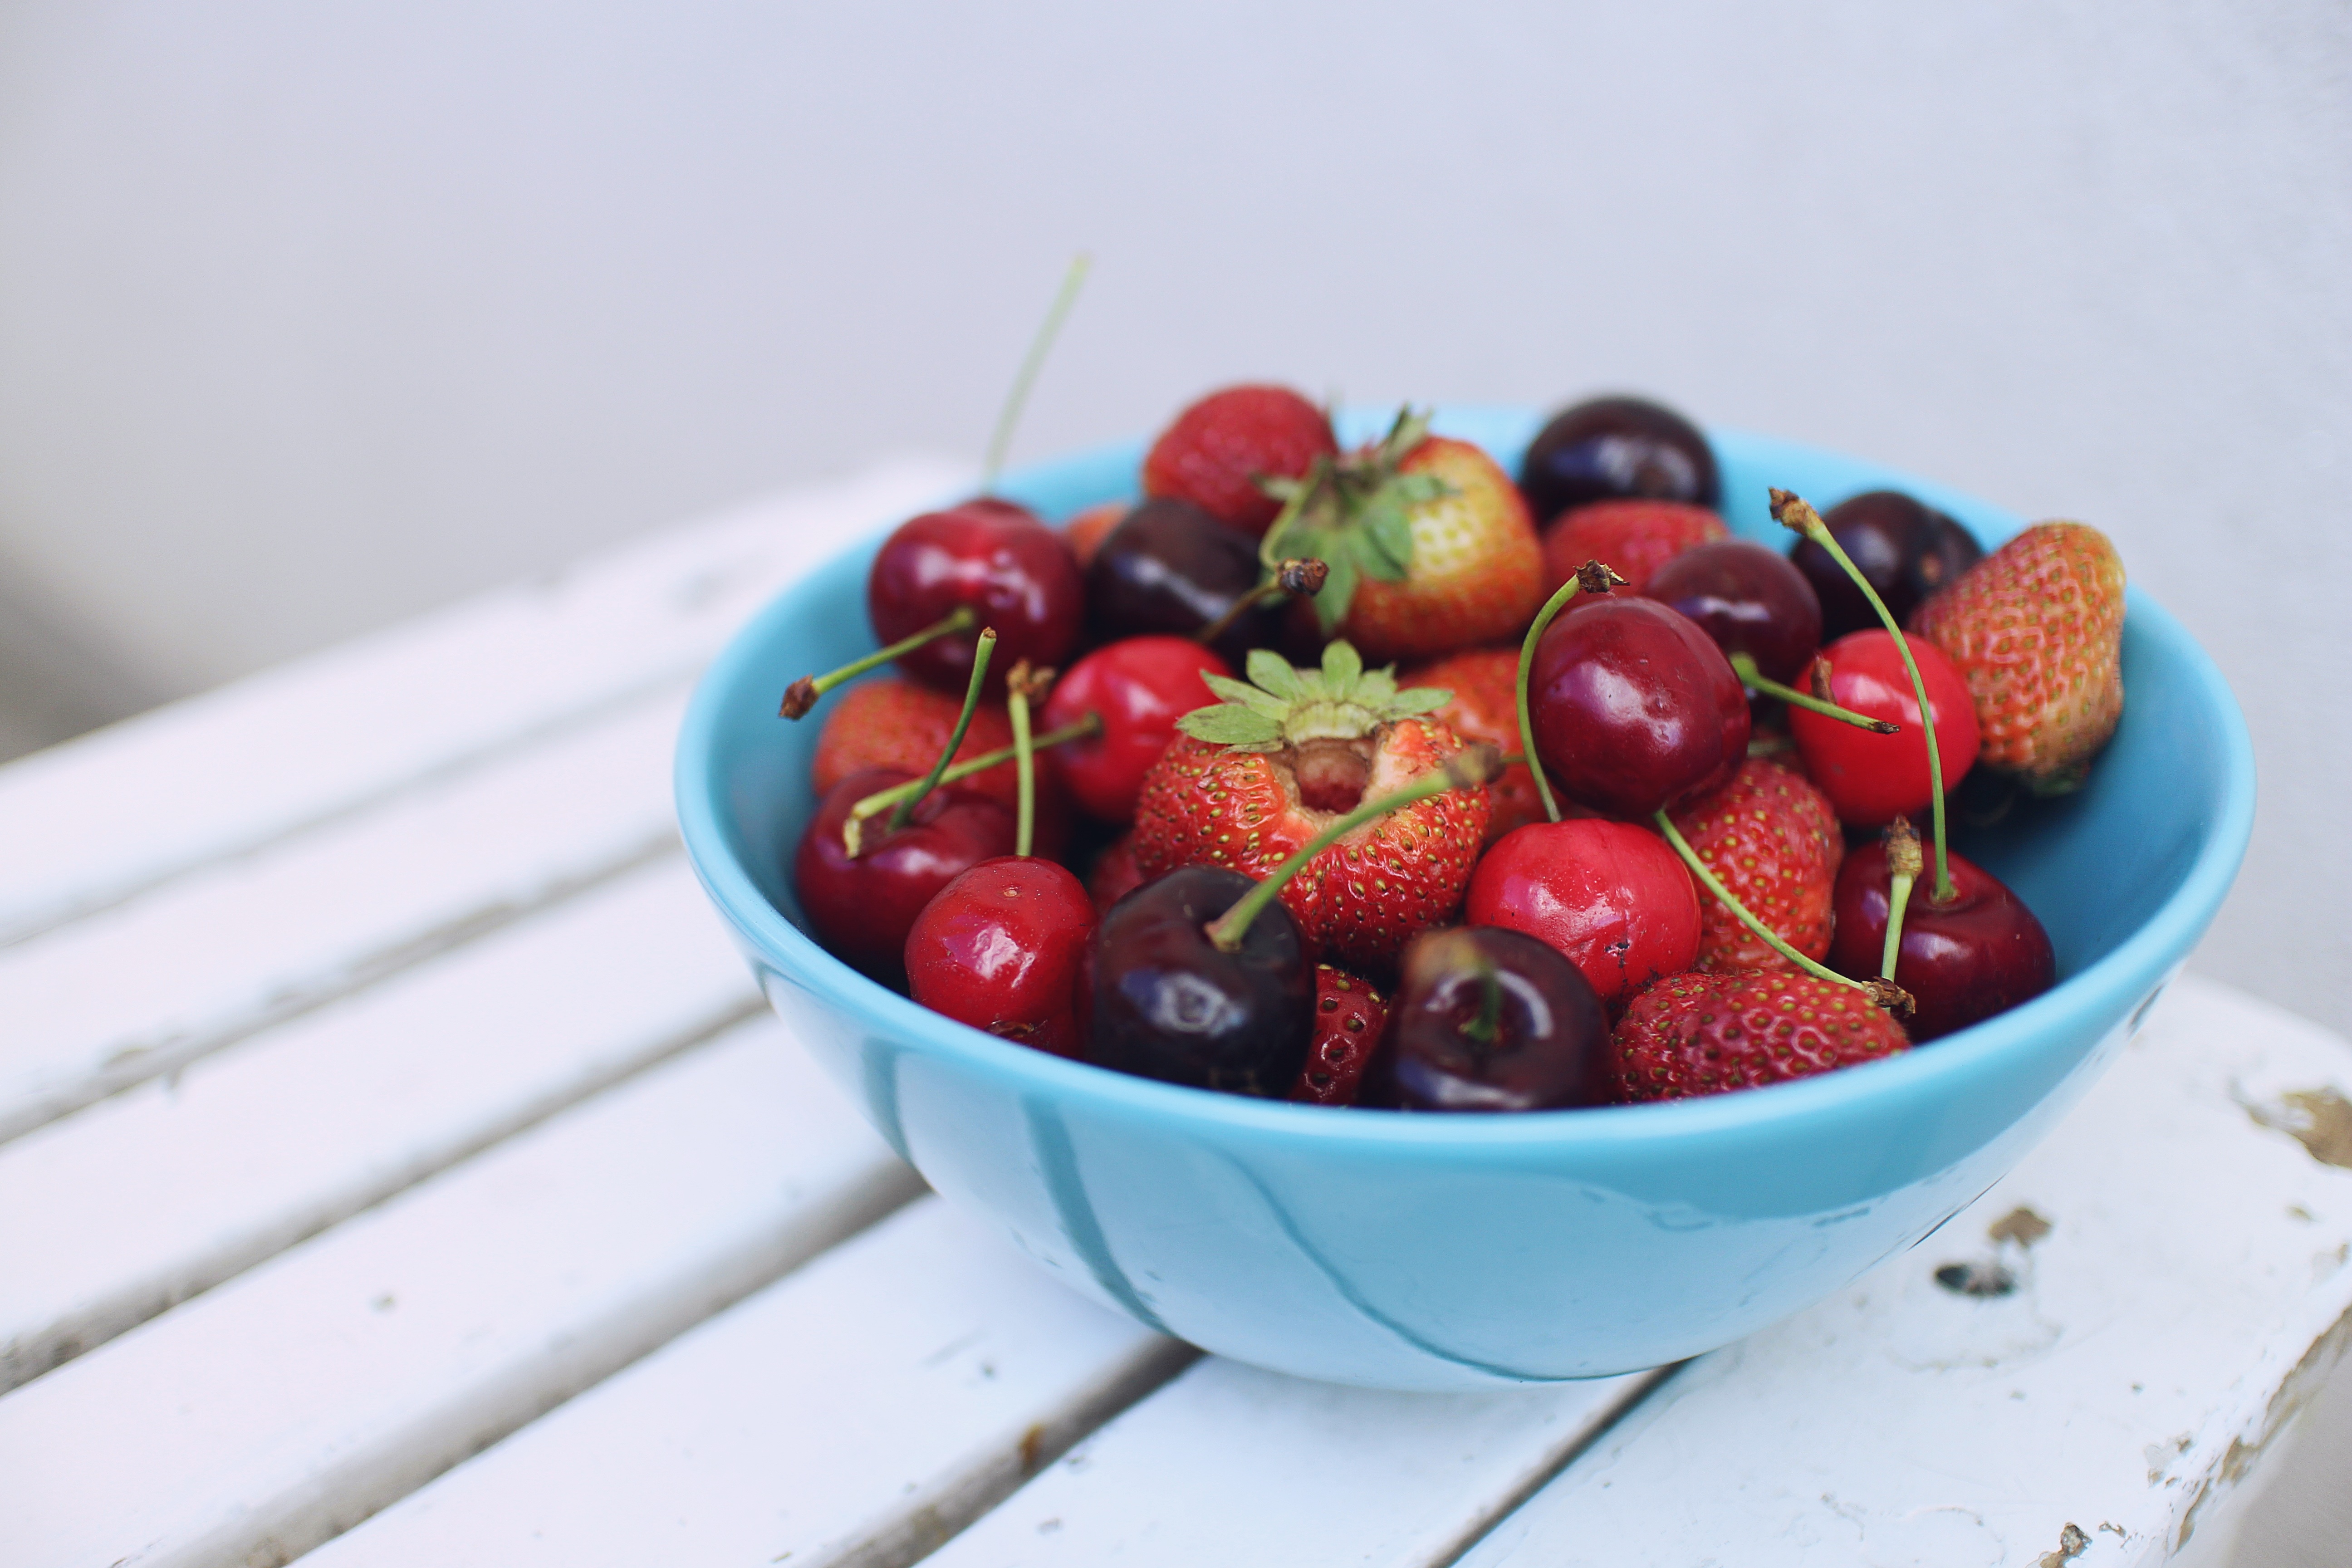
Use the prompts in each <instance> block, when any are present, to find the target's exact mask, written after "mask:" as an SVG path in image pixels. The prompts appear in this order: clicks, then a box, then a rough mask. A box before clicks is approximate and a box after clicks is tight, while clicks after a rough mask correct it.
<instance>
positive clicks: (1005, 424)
mask: <svg viewBox="0 0 2352 1568" xmlns="http://www.w3.org/2000/svg"><path fill="white" fill-rule="evenodd" d="M1094 264H1095V258H1093V257H1091V256H1088V255H1087V253H1086V252H1085V251H1080V252H1079V253H1078V254H1077V255H1076V256H1074V257H1072V258H1070V269H1069V271H1067V272H1066V273H1064V274H1063V275H1062V288H1061V291H1060V292H1059V293H1057V294H1055V296H1054V303H1053V304H1052V306H1051V307H1049V308H1048V309H1047V310H1046V311H1045V321H1042V322H1040V323H1039V324H1038V327H1037V335H1036V336H1035V337H1034V338H1032V339H1030V340H1029V353H1028V354H1027V356H1026V357H1024V359H1023V360H1022V362H1021V369H1020V372H1019V374H1015V375H1014V376H1013V387H1012V390H1010V391H1009V392H1007V393H1006V394H1005V395H1004V406H1003V408H1001V409H999V410H997V414H996V429H995V431H994V433H993V434H992V435H991V436H990V437H989V438H988V462H987V464H986V466H985V467H983V468H982V469H981V475H980V493H981V494H982V495H987V494H988V493H990V492H991V491H992V490H993V489H996V476H997V475H999V474H1001V473H1003V471H1004V459H1005V457H1006V455H1007V454H1008V453H1010V452H1011V451H1012V450H1013V426H1016V425H1018V424H1020V423H1021V409H1022V406H1023V405H1024V404H1026V403H1027V402H1028V401H1029V388H1030V386H1031V385H1032V384H1034V382H1035V381H1036V379H1037V372H1038V371H1039V369H1041V368H1042V367H1043V366H1044V365H1045V354H1046V352H1047V351H1048V350H1050V349H1051V348H1052V347H1053V346H1054V339H1055V335H1056V334H1057V333H1059V332H1060V331H1061V330H1062V323H1063V322H1064V321H1066V320H1067V319H1068V318H1069V314H1070V307H1071V306H1073V305H1075V304H1076V303H1077V302H1078V289H1079V287H1080V285H1082V284H1084V283H1085V282H1086V280H1087V269H1088V268H1091V267H1093V266H1094Z"/></svg>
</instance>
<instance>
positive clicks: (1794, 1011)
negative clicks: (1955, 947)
mask: <svg viewBox="0 0 2352 1568" xmlns="http://www.w3.org/2000/svg"><path fill="white" fill-rule="evenodd" d="M1909 1048H1910V1041H1909V1040H1908V1039H1907V1038H1906V1037H1905V1036H1904V1033H1903V1027H1902V1026H1901V1025H1899V1024H1897V1023H1896V1022H1895V1020H1894V1019H1893V1018H1891V1017H1889V1016H1887V1015H1886V1014H1885V1013H1884V1012H1882V1011H1881V1010H1880V1009H1879V1008H1878V1007H1877V1006H1876V1005H1874V1004H1873V1003H1872V1002H1871V1000H1870V998H1869V997H1867V996H1865V995H1864V994H1862V993H1861V992H1858V991H1855V990H1853V989H1852V988H1851V987H1849V986H1844V985H1835V984H1831V983H1830V982H1828V981H1826V980H1816V979H1814V978H1813V977H1812V976H1811V975H1809V974H1793V973H1789V972H1788V971H1786V970H1777V971H1775V970H1766V971H1761V972H1757V971H1744V970H1733V971H1727V972H1725V973H1717V974H1669V975H1668V976H1666V977H1665V978H1664V980H1661V981H1659V982H1658V983H1657V984H1654V985H1653V986H1651V987H1650V988H1649V989H1648V990H1647V991H1644V992H1643V993H1642V994H1640V995H1639V996H1636V997H1634V998H1633V1005H1631V1006H1629V1007H1627V1008H1626V1009H1625V1016H1624V1018H1623V1019H1622V1021H1620V1022H1619V1024H1618V1026H1617V1028H1616V1032H1615V1033H1613V1034H1612V1035H1611V1036H1610V1037H1609V1054H1610V1065H1611V1072H1612V1077H1613V1078H1614V1079H1615V1082H1616V1089H1617V1097H1618V1098H1619V1099H1620V1100H1685V1099H1688V1098H1690V1097H1691V1096H1694V1095H1701V1094H1721V1093H1723V1092H1724V1091H1725V1090H1727V1089H1757V1088H1760V1087H1762V1086H1763V1085H1765V1084H1771V1083H1785V1082H1787V1081H1788V1080H1790V1079H1799V1078H1807V1077H1810V1076H1811V1075H1812V1074H1814V1073H1818V1072H1827V1071H1829V1070H1830V1069H1831V1068H1842V1067H1852V1066H1853V1065H1854V1064H1855V1063H1857V1062H1866V1061H1872V1060H1874V1059H1876V1058H1880V1057H1891V1056H1894V1055H1895V1054H1897V1053H1898V1052H1901V1051H1905V1050H1908V1049H1909Z"/></svg>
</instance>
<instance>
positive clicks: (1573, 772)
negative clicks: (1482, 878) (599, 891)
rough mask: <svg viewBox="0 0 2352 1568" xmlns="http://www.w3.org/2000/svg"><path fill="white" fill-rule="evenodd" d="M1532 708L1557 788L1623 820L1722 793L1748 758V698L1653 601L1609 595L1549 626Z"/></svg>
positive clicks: (1682, 624) (1720, 659)
mask: <svg viewBox="0 0 2352 1568" xmlns="http://www.w3.org/2000/svg"><path fill="white" fill-rule="evenodd" d="M1570 603H1571V604H1573V603H1574V601H1573V600H1571V601H1570ZM1528 710H1529V712H1528V716H1529V718H1530V719H1531V720H1532V721H1533V727H1534V730H1535V747H1536V754H1537V756H1538V757H1539V758H1540V759H1541V760H1542V762H1543V764H1544V767H1545V769H1546V770H1547V771H1548V772H1549V774H1550V776H1551V778H1552V780H1553V782H1554V783H1556V784H1559V786H1560V787H1561V788H1563V789H1565V790H1566V791H1567V792H1568V794H1569V795H1571V796H1573V797H1575V798H1576V799H1578V800H1580V801H1582V802H1583V803H1584V804H1585V805H1590V806H1592V807H1595V808H1596V809H1598V810H1601V811H1606V812H1611V813H1613V814H1614V815H1616V816H1650V815H1651V814H1653V813H1654V812H1657V811H1659V810H1662V809H1665V808H1668V807H1671V806H1675V805H1681V804H1682V803H1683V802H1684V801H1686V800H1690V799H1693V798H1694V797H1696V796H1697V795H1703V794H1705V793H1706V791H1708V790H1711V789H1715V788H1717V787H1718V786H1720V785H1722V784H1725V783H1727V781H1728V780H1729V779H1730V777H1731V775H1732V774H1733V773H1738V771H1739V764H1740V763H1742V762H1743V761H1745V760H1746V759H1747V756H1748V693H1747V692H1746V690H1744V689H1742V688H1741V686H1740V684H1739V678H1738V676H1736V675H1734V674H1733V673H1732V672H1731V666H1730V664H1729V663H1728V662H1727V660H1726V659H1725V658H1724V656H1723V650H1722V649H1720V648H1718V647H1716V646H1715V644H1714V642H1713V641H1711V640H1710V639H1709V638H1708V637H1707V635H1706V633H1705V632H1703V631H1701V630H1699V628H1698V627H1697V626H1696V625H1694V624H1693V623H1692V622H1690V621H1688V620H1686V619H1685V618H1684V617H1683V616H1678V615H1676V614H1675V612H1674V611H1672V610H1670V609H1668V608H1666V607H1665V606H1664V605H1661V604H1659V603H1657V602H1656V601H1655V600H1653V599H1643V598H1634V597H1631V596H1628V595H1617V594H1612V595H1609V596H1607V597H1606V598H1604V599H1602V600H1601V603H1599V604H1596V605H1592V606H1591V608H1590V609H1586V610H1582V611H1580V612H1578V613H1576V614H1574V615H1565V616H1560V617H1559V619H1558V620H1556V621H1554V622H1552V624H1551V625H1550V626H1549V627H1547V628H1546V629H1545V631H1544V635H1543V637H1541V638H1540V639H1539V640H1538V642H1537V644H1536V656H1535V659H1534V663H1533V668H1531V670H1530V671H1529V675H1528Z"/></svg>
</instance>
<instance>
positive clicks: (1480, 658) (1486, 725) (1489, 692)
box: [1397, 647, 1583, 844]
mask: <svg viewBox="0 0 2352 1568" xmlns="http://www.w3.org/2000/svg"><path fill="white" fill-rule="evenodd" d="M1397 679H1398V680H1399V682H1400V683H1401V684H1402V685H1406V686H1435V687H1441V688H1444V689H1447V690H1450V691H1452V692H1453V693H1454V697H1453V700H1451V701H1449V702H1447V703H1446V704H1445V706H1444V707H1443V708H1440V709H1439V710H1437V712H1436V714H1435V717H1437V718H1439V719H1442V720H1444V721H1445V723H1446V724H1447V725H1448V726H1450V727H1451V728H1452V729H1453V731H1454V733H1455V734H1457V735H1459V736H1461V737H1462V738H1463V739H1464V740H1465V741H1485V742H1489V743H1490V744H1493V745H1496V746H1499V747H1501V748H1502V749H1503V751H1504V752H1505V753H1506V754H1516V753H1517V752H1521V751H1524V750H1525V748H1524V747H1522V746H1521V745H1520V744H1519V703H1518V679H1519V650H1518V649H1517V648H1515V647H1477V648H1472V649H1470V650H1469V651H1468V652H1466V653H1457V654H1454V655H1451V656H1449V657H1448V658H1441V659H1439V660H1438V661H1437V662H1436V663H1434V664H1424V665H1419V666H1416V667H1415V668H1412V669H1409V670H1407V671H1405V672H1404V673H1403V674H1402V675H1401V676H1399V677H1398V678H1397ZM1486 794H1487V795H1489V796H1490V797H1491V798H1492V799H1493V801H1494V803H1495V809H1494V814H1493V815H1492V816H1489V817H1488V818H1487V819H1486V842H1487V843H1488V844H1492V843H1494V842H1495V841H1496V839H1498V838H1500V837H1503V835H1504V834H1506V833H1508V832H1509V831H1510V830H1511V829H1513V828H1514V827H1524V826H1527V825H1528V823H1530V822H1541V821H1542V820H1543V819H1544V808H1543V797H1542V796H1541V795H1538V794H1537V793H1536V781H1535V775H1534V774H1533V773H1529V772H1528V766H1527V764H1526V763H1512V764H1511V765H1510V766H1509V767H1507V768H1505V769H1504V770H1503V776H1502V777H1501V778H1498V779H1496V781H1495V782H1494V783H1493V784H1488V785H1487V786H1486ZM1576 814H1577V815H1579V816H1581V815H1583V809H1582V808H1581V807H1577V808H1576Z"/></svg>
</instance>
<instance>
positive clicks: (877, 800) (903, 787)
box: [841, 713, 1103, 858]
mask: <svg viewBox="0 0 2352 1568" xmlns="http://www.w3.org/2000/svg"><path fill="white" fill-rule="evenodd" d="M1102 729H1103V722H1102V715H1101V714H1099V713H1088V714H1087V715H1085V716H1084V717H1083V718H1078V719H1074V720H1072V721H1070V722H1068V723H1066V724H1065V725H1063V726H1062V727H1061V728H1060V729H1058V730H1048V731H1045V733H1044V734H1042V735H1040V736H1038V737H1037V738H1036V740H1035V741H1034V742H1031V744H1030V748H1029V749H1030V750H1031V751H1032V752H1042V751H1044V750H1045V749H1046V748H1047V747H1049V746H1058V745H1060V744H1061V743H1062V742H1065V741H1083V740H1087V739H1090V738H1092V737H1093V736H1096V735H1099V734H1101V733H1102ZM1015 749H1016V748H1014V747H1012V746H999V747H997V748H996V750H994V751H992V752H982V753H981V754H980V755H978V756H976V757H971V758H968V759H966V760H965V761H963V762H961V763H957V764H956V765H955V766H953V767H951V768H950V769H949V770H948V771H947V772H945V773H941V774H940V783H941V784H955V783H958V782H959V781H961V780H963V779H968V778H970V777H971V775H972V774H974V773H986V772H987V771H988V770H989V769H991V768H993V767H1001V766H1003V764H1004V763H1009V762H1011V761H1012V760H1013V752H1014V751H1015ZM921 783H922V781H921V780H920V779H908V781H907V782H906V783H905V784H892V785H891V786H890V787H889V788H888V789H885V790H877V791H875V792H874V793H873V794H872V795H867V796H866V797H865V798H864V799H862V800H860V801H859V802H858V803H857V804H856V805H853V806H851V807H850V808H849V816H848V819H847V820H846V821H845V822H844V823H843V824H842V826H841V837H842V842H843V843H844V844H845V845H846V846H847V847H848V849H849V853H850V855H851V857H852V858H855V857H856V855H857V853H858V845H859V843H860V841H861V837H862V833H863V828H864V824H865V823H866V819H867V818H868V817H871V816H877V814H879V813H881V812H885V811H887V810H889V809H890V808H891V807H892V806H894V805H898V803H899V802H900V801H902V800H904V799H906V798H907V797H908V795H912V794H914V793H915V791H916V789H917V788H918V787H919V785H920V784H921Z"/></svg>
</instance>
